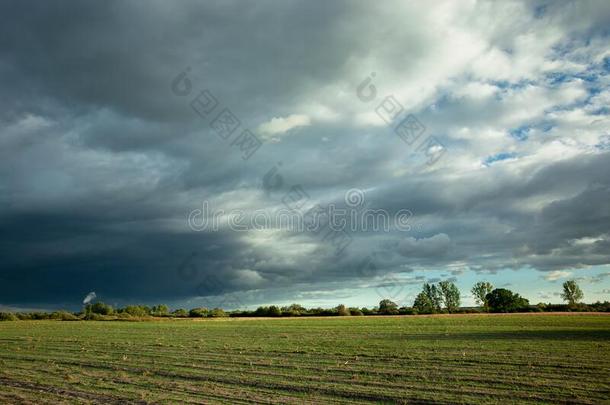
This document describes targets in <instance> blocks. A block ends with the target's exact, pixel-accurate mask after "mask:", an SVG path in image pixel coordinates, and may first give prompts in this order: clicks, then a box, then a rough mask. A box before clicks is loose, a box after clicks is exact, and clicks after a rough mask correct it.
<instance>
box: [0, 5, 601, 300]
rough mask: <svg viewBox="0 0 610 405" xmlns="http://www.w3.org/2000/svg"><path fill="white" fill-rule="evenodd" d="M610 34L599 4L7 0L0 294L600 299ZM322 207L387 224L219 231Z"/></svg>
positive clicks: (1, 62) (0, 8)
mask: <svg viewBox="0 0 610 405" xmlns="http://www.w3.org/2000/svg"><path fill="white" fill-rule="evenodd" d="M609 44H610V2H608V1H579V2H577V1H548V2H542V1H525V2H520V1H502V2H492V1H459V2H458V1H432V2H429V1H421V2H405V1H395V2H393V1H384V2H370V1H364V0H359V1H332V2H322V1H256V2H242V1H218V2H212V1H207V2H206V1H180V2H165V1H153V2H144V1H103V2H102V1H99V2H94V1H84V2H82V1H57V2H45V1H39V2H34V1H3V2H1V3H0V90H1V92H0V207H1V210H0V232H1V238H0V253H1V254H2V261H1V262H0V306H2V307H11V308H44V309H53V308H71V309H78V308H80V306H81V303H82V301H83V298H84V297H85V296H86V295H87V294H88V293H90V292H95V293H96V296H97V299H99V300H102V301H105V302H108V303H111V304H115V305H125V304H130V303H147V304H156V303H167V304H169V305H170V306H171V307H173V308H176V307H186V308H192V307H196V306H222V307H224V308H225V309H235V308H255V307H257V306H258V305H269V304H280V305H284V304H290V303H292V302H298V303H300V304H303V305H305V306H309V307H311V306H324V307H330V306H336V305H338V304H341V303H343V304H346V305H350V306H369V307H371V306H373V305H376V304H377V303H378V302H379V300H380V299H382V298H392V299H393V300H394V301H396V302H398V303H399V304H400V305H407V306H410V305H412V303H413V299H414V297H415V295H416V294H417V293H418V292H419V290H420V289H421V285H422V284H423V283H424V282H426V281H430V282H436V281H439V280H452V281H455V282H456V284H457V285H458V286H459V287H460V289H461V291H462V303H463V304H464V305H472V304H473V300H472V297H471V296H470V292H469V291H470V288H471V287H472V284H474V283H475V282H476V281H482V280H487V281H490V282H492V283H493V284H494V285H495V286H497V287H506V288H509V289H511V290H513V291H515V292H519V293H520V294H522V295H523V296H525V297H526V298H528V299H529V300H530V302H532V303H538V302H560V301H561V300H560V297H559V296H558V295H559V293H560V291H561V283H562V282H563V281H565V280H568V279H576V280H578V281H579V284H580V285H581V288H582V289H583V291H584V293H585V301H586V302H594V301H597V300H602V301H603V300H608V299H610V109H609V106H608V104H609V103H610V86H609V85H610V46H609ZM329 205H334V206H336V207H343V208H345V207H348V208H350V209H351V208H353V207H356V208H358V209H359V210H365V209H367V210H368V209H370V210H377V212H384V213H387V214H388V215H389V216H390V217H391V218H392V224H391V226H390V228H389V229H382V230H376V231H375V230H370V229H368V230H363V229H356V230H345V231H342V232H340V235H335V234H334V233H333V232H334V230H331V231H332V232H331V231H328V229H323V230H322V231H321V232H310V231H303V230H295V229H286V228H284V227H282V226H280V225H277V224H272V225H270V226H265V227H247V229H240V230H238V229H234V227H232V226H229V225H228V222H229V219H230V218H234V216H232V215H233V214H230V215H229V214H228V213H235V212H240V213H241V214H240V215H241V216H242V219H243V218H250V219H252V218H253V217H254V216H255V214H256V213H257V212H258V213H265V214H266V215H268V216H270V217H273V215H276V214H277V213H278V212H279V211H280V210H282V209H288V210H294V211H299V212H310V211H309V210H310V209H312V208H313V207H324V208H326V207H328V206H329ZM204 206H205V207H206V208H205V209H204ZM237 210H239V211H237ZM223 213H224V214H223ZM401 213H402V214H404V213H409V215H408V216H407V217H403V218H402V219H403V221H402V223H400V224H399V223H395V222H394V219H395V218H397V217H398V216H399V215H400V214H401ZM215 214H218V215H219V218H221V221H220V225H219V226H218V227H217V228H216V229H210V228H206V229H202V227H199V228H198V227H197V223H202V222H203V221H205V220H209V219H210V218H211V216H212V215H215ZM197 221H199V222H197ZM327 231H328V232H327Z"/></svg>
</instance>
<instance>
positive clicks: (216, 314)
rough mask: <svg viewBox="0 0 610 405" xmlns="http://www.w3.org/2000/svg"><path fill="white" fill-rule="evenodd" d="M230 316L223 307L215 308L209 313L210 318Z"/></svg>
mask: <svg viewBox="0 0 610 405" xmlns="http://www.w3.org/2000/svg"><path fill="white" fill-rule="evenodd" d="M225 316H229V314H227V313H226V312H225V311H224V310H223V309H222V308H214V309H213V310H211V311H210V312H209V313H208V317H209V318H223V317H225Z"/></svg>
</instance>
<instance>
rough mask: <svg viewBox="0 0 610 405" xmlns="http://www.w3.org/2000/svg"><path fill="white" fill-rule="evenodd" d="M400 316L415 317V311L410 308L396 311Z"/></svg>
mask: <svg viewBox="0 0 610 405" xmlns="http://www.w3.org/2000/svg"><path fill="white" fill-rule="evenodd" d="M398 313H399V314H400V315H417V310H415V309H413V308H410V307H402V308H400V309H399V310H398Z"/></svg>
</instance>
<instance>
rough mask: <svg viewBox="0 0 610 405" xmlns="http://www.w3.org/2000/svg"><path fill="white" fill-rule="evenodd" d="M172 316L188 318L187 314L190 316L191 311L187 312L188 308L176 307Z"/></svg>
mask: <svg viewBox="0 0 610 405" xmlns="http://www.w3.org/2000/svg"><path fill="white" fill-rule="evenodd" d="M172 316H175V317H177V318H186V317H187V316H189V313H188V312H186V309H182V308H179V309H176V310H174V311H173V312H172Z"/></svg>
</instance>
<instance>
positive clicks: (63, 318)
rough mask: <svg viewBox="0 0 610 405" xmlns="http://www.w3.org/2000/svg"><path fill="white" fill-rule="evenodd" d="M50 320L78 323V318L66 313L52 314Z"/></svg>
mask: <svg viewBox="0 0 610 405" xmlns="http://www.w3.org/2000/svg"><path fill="white" fill-rule="evenodd" d="M51 319H57V320H58V321H80V318H79V317H77V316H76V315H74V314H72V313H70V312H66V311H57V312H53V313H52V314H51Z"/></svg>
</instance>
